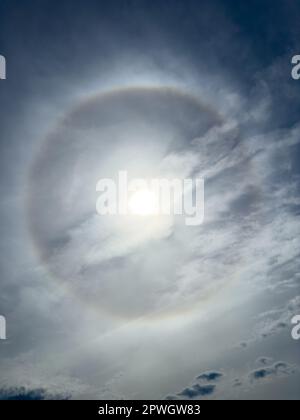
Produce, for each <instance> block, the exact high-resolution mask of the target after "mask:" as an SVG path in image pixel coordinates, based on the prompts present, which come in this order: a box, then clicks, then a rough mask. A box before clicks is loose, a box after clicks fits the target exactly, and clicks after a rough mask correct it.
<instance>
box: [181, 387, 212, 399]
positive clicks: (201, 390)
mask: <svg viewBox="0 0 300 420" xmlns="http://www.w3.org/2000/svg"><path fill="white" fill-rule="evenodd" d="M215 388H216V386H215V385H199V384H195V385H193V386H192V387H190V388H185V389H183V390H182V391H181V392H179V393H178V395H179V396H181V397H185V398H190V399H192V398H196V397H206V396H209V395H211V394H213V393H214V391H215Z"/></svg>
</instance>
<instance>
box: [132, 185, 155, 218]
mask: <svg viewBox="0 0 300 420" xmlns="http://www.w3.org/2000/svg"><path fill="white" fill-rule="evenodd" d="M128 208H129V211H130V213H131V214H134V215H140V216H150V215H153V214H155V213H157V200H156V196H155V194H154V193H153V192H151V191H149V190H146V189H145V190H139V191H137V192H135V193H134V194H133V195H132V196H131V198H130V200H129V203H128Z"/></svg>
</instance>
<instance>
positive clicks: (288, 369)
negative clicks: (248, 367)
mask: <svg viewBox="0 0 300 420" xmlns="http://www.w3.org/2000/svg"><path fill="white" fill-rule="evenodd" d="M296 371H297V369H296V367H295V366H293V365H290V364H289V363H286V362H275V363H274V364H272V365H270V366H265V367H262V368H259V369H255V370H253V371H251V372H250V373H249V379H250V381H251V382H255V381H261V380H263V379H268V378H273V377H276V376H289V375H292V374H294V373H295V372H296Z"/></svg>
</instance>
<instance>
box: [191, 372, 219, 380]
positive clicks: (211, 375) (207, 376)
mask: <svg viewBox="0 0 300 420" xmlns="http://www.w3.org/2000/svg"><path fill="white" fill-rule="evenodd" d="M223 376H224V375H223V373H221V372H216V371H211V372H203V373H201V374H200V375H199V376H197V378H196V379H198V380H200V381H207V382H214V381H218V380H220V379H221V378H222V377H223Z"/></svg>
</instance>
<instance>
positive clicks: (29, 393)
mask: <svg viewBox="0 0 300 420" xmlns="http://www.w3.org/2000/svg"><path fill="white" fill-rule="evenodd" d="M69 399H70V396H67V395H59V394H57V395H54V394H49V393H48V392H47V391H46V390H45V389H42V388H40V389H28V388H25V387H17V388H2V389H0V401H3V400H5V401H20V400H27V401H33V400H34V401H39V400H69Z"/></svg>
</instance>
